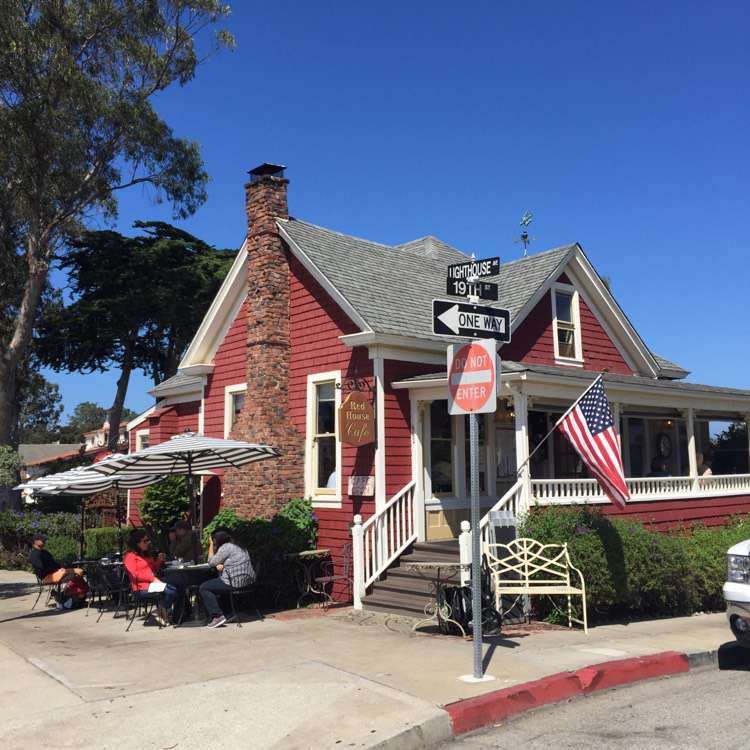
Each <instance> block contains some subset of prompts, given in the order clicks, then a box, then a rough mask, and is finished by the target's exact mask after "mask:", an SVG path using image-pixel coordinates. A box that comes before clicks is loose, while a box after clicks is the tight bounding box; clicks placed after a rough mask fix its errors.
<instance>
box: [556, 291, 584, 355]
mask: <svg viewBox="0 0 750 750" xmlns="http://www.w3.org/2000/svg"><path fill="white" fill-rule="evenodd" d="M550 290H551V291H550V294H551V296H552V341H553V344H554V347H555V362H556V363H557V364H559V365H572V366H574V367H583V340H582V336H581V311H580V303H579V294H578V290H577V289H576V288H575V287H574V286H573V285H572V284H561V283H559V282H556V283H554V284H552V285H551V286H550ZM556 292H564V293H565V294H570V295H572V297H573V298H572V300H571V303H570V307H571V314H572V317H573V329H574V334H575V344H576V356H575V357H563V356H562V355H561V354H560V350H559V347H558V339H557V294H556Z"/></svg>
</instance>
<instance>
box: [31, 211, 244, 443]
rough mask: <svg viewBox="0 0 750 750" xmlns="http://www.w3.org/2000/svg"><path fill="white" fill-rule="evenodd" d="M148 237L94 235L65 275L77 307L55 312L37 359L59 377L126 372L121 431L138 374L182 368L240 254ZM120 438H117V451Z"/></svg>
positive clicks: (112, 417) (166, 232)
mask: <svg viewBox="0 0 750 750" xmlns="http://www.w3.org/2000/svg"><path fill="white" fill-rule="evenodd" d="M136 226H137V227H138V228H139V229H144V230H145V234H142V235H138V236H136V237H124V236H122V235H121V234H118V233H117V232H111V231H100V232H87V233H86V234H84V235H83V236H82V237H81V239H80V240H78V241H77V242H75V243H74V245H73V248H72V249H71V250H70V252H69V254H68V257H67V258H66V260H65V261H64V263H63V267H64V268H65V269H66V270H67V271H68V274H69V277H68V278H69V284H70V290H71V296H72V299H73V301H72V303H71V304H70V305H68V306H67V307H66V306H64V305H62V304H59V305H49V306H48V308H47V312H46V315H45V316H44V318H43V319H42V321H41V322H40V324H39V335H40V338H39V341H38V344H37V351H38V356H39V357H40V358H41V360H42V361H43V362H44V363H45V364H48V365H50V366H51V367H53V368H55V369H56V370H60V369H65V370H74V371H81V372H92V371H95V370H98V371H104V370H108V369H110V368H111V367H117V368H119V370H120V378H119V380H118V383H117V392H116V395H115V399H114V403H113V405H112V408H111V409H110V412H109V421H110V424H118V423H119V422H120V419H121V412H122V408H123V404H124V402H125V396H126V394H127V389H128V384H129V380H130V375H131V373H132V371H133V370H134V369H141V370H144V371H145V372H146V373H148V374H150V375H151V376H152V377H153V378H154V381H155V382H157V383H158V382H160V381H161V380H162V379H164V378H165V377H169V376H171V375H173V374H174V373H175V372H176V371H177V365H178V363H179V360H180V358H181V356H182V353H183V351H184V350H185V347H186V346H187V345H188V343H189V341H190V339H191V337H192V335H193V333H194V331H195V329H196V328H197V327H198V325H199V324H200V321H201V320H202V318H203V315H204V314H205V312H206V309H207V308H208V306H209V304H210V302H211V300H212V299H213V297H214V295H215V294H216V292H217V290H218V288H219V285H220V284H221V282H222V281H223V279H224V276H225V275H226V272H227V270H228V269H229V265H230V264H231V261H232V259H233V258H234V253H233V252H230V251H225V250H215V249H214V248H212V247H211V246H210V245H207V244H206V243H205V242H203V241H201V240H199V239H197V238H196V237H193V236H192V235H190V234H188V233H187V232H184V231H182V230H180V229H177V228H175V227H173V226H170V225H169V224H164V223H161V222H156V223H139V224H137V225H136ZM113 442H116V435H111V439H110V448H111V449H112V450H114V444H113Z"/></svg>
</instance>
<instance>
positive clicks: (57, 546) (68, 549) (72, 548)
mask: <svg viewBox="0 0 750 750" xmlns="http://www.w3.org/2000/svg"><path fill="white" fill-rule="evenodd" d="M46 549H47V551H48V552H49V553H50V555H52V557H54V558H55V560H57V561H58V562H60V563H62V564H63V565H70V563H72V562H73V560H77V559H78V558H79V556H80V554H81V547H80V543H79V541H78V540H77V539H73V538H72V537H69V536H63V535H62V534H55V535H53V536H50V537H48V538H47V544H46Z"/></svg>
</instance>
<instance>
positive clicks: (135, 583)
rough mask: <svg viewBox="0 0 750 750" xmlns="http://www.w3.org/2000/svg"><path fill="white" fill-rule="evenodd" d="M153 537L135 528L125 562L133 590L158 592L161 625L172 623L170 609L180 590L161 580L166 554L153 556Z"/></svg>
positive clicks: (157, 611)
mask: <svg viewBox="0 0 750 750" xmlns="http://www.w3.org/2000/svg"><path fill="white" fill-rule="evenodd" d="M150 548H151V539H150V538H149V536H148V532H147V531H146V530H145V529H133V531H132V532H131V533H130V536H129V537H128V550H129V551H128V552H127V554H126V555H125V559H124V560H123V563H124V565H125V570H127V571H128V577H129V578H130V587H131V589H132V590H133V591H144V592H145V591H147V592H148V593H154V592H157V593H159V594H160V595H161V596H160V597H159V606H158V607H157V609H156V619H157V621H158V622H159V624H161V625H168V624H169V623H170V611H171V608H172V605H173V604H174V601H175V599H176V598H177V594H178V590H177V588H175V587H174V586H172V585H170V584H168V583H165V582H164V581H161V580H159V578H158V577H157V575H156V574H157V573H158V571H159V570H161V567H162V565H164V555H163V554H162V555H159V557H158V558H156V559H155V558H153V557H151V555H150V554H149V549H150Z"/></svg>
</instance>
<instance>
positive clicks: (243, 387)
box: [224, 383, 247, 438]
mask: <svg viewBox="0 0 750 750" xmlns="http://www.w3.org/2000/svg"><path fill="white" fill-rule="evenodd" d="M246 392H247V384H245V383H237V384H236V385H228V386H227V387H226V388H225V389H224V437H225V438H228V437H229V436H230V435H231V433H232V430H233V429H234V426H235V425H236V424H237V419H238V418H239V416H240V414H241V412H242V407H243V406H244V405H245V393H246Z"/></svg>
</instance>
